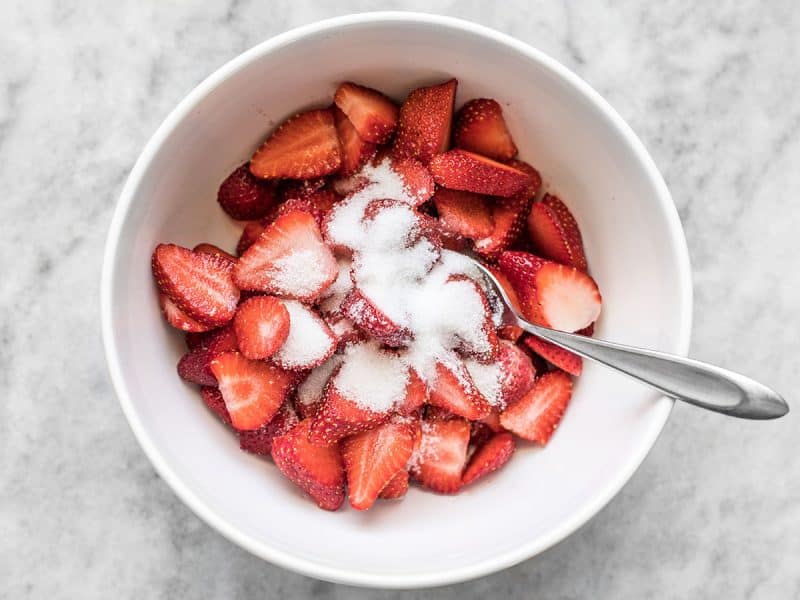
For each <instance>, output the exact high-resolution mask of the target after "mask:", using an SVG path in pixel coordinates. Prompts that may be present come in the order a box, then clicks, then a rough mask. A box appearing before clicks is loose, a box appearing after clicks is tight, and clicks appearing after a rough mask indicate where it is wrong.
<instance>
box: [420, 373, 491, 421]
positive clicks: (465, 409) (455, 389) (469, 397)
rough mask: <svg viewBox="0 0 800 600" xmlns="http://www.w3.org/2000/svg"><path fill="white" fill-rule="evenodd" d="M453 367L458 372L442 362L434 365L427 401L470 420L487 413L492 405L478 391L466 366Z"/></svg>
mask: <svg viewBox="0 0 800 600" xmlns="http://www.w3.org/2000/svg"><path fill="white" fill-rule="evenodd" d="M454 368H456V369H458V373H456V372H454V371H453V368H451V367H448V366H445V365H443V364H442V363H438V364H437V365H436V379H435V381H434V383H433V386H432V387H431V389H430V397H429V398H428V402H429V403H430V404H432V405H433V406H439V407H441V408H445V409H447V410H449V411H450V412H452V413H453V414H456V415H460V416H462V417H464V418H467V419H469V420H471V421H474V420H475V419H480V418H482V417H485V416H486V415H488V414H489V412H490V411H491V410H492V407H491V405H490V404H489V403H488V402H487V401H486V398H484V397H483V395H482V394H481V393H480V392H479V391H478V388H477V387H476V386H475V384H474V383H473V381H472V378H471V377H470V376H469V373H468V372H467V370H466V368H464V366H463V365H458V366H457V367H454Z"/></svg>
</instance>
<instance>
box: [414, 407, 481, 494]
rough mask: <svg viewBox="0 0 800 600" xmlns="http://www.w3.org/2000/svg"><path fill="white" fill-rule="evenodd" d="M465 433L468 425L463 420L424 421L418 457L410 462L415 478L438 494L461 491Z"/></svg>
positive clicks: (467, 434)
mask: <svg viewBox="0 0 800 600" xmlns="http://www.w3.org/2000/svg"><path fill="white" fill-rule="evenodd" d="M469 433H470V427H469V423H467V422H466V421H465V420H464V419H450V420H444V421H424V422H423V424H422V440H421V442H420V447H419V450H418V456H417V457H416V460H414V459H412V461H411V462H412V475H414V477H415V479H417V480H418V481H419V482H420V483H421V484H422V485H424V486H425V487H427V488H429V489H431V490H433V491H435V492H439V493H441V494H454V493H456V492H457V491H458V490H459V489H461V474H462V473H463V471H464V465H466V463H467V446H468V445H469Z"/></svg>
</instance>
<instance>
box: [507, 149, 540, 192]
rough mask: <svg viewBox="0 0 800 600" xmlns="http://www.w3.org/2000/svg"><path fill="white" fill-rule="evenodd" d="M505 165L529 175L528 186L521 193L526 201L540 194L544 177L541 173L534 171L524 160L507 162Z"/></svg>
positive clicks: (514, 159)
mask: <svg viewBox="0 0 800 600" xmlns="http://www.w3.org/2000/svg"><path fill="white" fill-rule="evenodd" d="M505 163H506V164H507V165H508V166H509V167H512V168H514V169H516V170H517V171H522V172H523V173H527V174H528V177H529V179H528V185H527V186H526V187H525V188H523V189H522V191H521V192H519V194H520V195H521V196H524V197H525V198H526V199H530V198H533V197H534V196H535V195H536V194H538V193H539V188H541V187H542V176H541V175H539V171H537V170H536V169H534V168H533V167H532V166H531V165H529V164H528V163H526V162H525V161H524V160H518V159H516V158H512V159H511V160H507V161H505Z"/></svg>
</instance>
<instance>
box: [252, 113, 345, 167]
mask: <svg viewBox="0 0 800 600" xmlns="http://www.w3.org/2000/svg"><path fill="white" fill-rule="evenodd" d="M341 164H342V151H341V148H340V147H339V138H338V136H337V135H336V126H335V125H334V123H333V113H332V112H331V111H330V110H309V111H307V112H304V113H300V114H299V115H296V116H294V117H292V118H291V119H289V120H287V121H284V122H283V123H282V124H281V125H280V126H279V127H278V128H277V129H276V130H275V131H273V132H272V135H270V136H269V137H268V138H267V140H266V141H265V142H264V143H263V144H262V145H261V147H260V148H259V149H258V150H257V151H256V153H255V154H254V155H253V158H251V159H250V172H251V173H253V175H255V176H256V177H261V178H262V179H281V178H288V179H310V178H312V177H320V176H321V175H328V174H330V173H334V172H336V171H338V170H339V167H340V166H341Z"/></svg>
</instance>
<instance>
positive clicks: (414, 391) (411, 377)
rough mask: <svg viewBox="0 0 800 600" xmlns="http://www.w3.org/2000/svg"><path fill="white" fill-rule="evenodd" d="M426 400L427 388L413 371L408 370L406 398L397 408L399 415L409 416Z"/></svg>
mask: <svg viewBox="0 0 800 600" xmlns="http://www.w3.org/2000/svg"><path fill="white" fill-rule="evenodd" d="M427 400H428V386H427V385H425V382H424V381H423V380H422V378H421V377H420V376H419V375H418V374H417V372H416V371H415V370H414V369H409V370H408V386H406V397H405V398H404V399H403V402H401V403H400V405H399V406H398V407H397V412H398V413H399V414H401V415H410V414H413V413H414V412H416V411H417V410H419V409H420V408H421V407H422V406H423V405H424V404H425V402H426V401H427Z"/></svg>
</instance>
